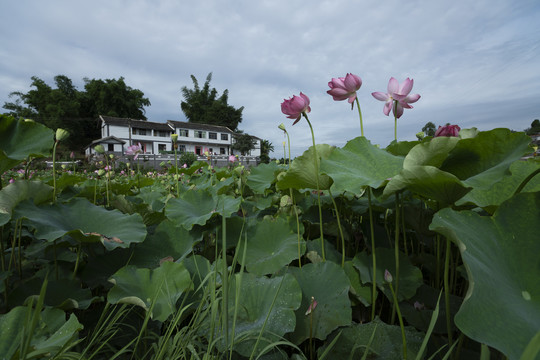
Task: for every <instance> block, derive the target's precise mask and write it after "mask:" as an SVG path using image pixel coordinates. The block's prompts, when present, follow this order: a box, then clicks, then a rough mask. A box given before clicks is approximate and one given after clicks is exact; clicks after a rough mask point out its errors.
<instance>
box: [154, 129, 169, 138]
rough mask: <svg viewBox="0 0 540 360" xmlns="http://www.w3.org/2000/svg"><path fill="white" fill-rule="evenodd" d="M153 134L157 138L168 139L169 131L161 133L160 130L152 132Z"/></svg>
mask: <svg viewBox="0 0 540 360" xmlns="http://www.w3.org/2000/svg"><path fill="white" fill-rule="evenodd" d="M154 134H155V136H159V137H169V136H170V132H169V131H162V130H154Z"/></svg>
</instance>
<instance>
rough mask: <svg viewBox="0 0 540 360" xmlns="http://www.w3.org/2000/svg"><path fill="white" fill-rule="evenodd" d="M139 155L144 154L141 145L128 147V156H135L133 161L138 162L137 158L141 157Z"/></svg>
mask: <svg viewBox="0 0 540 360" xmlns="http://www.w3.org/2000/svg"><path fill="white" fill-rule="evenodd" d="M139 154H142V146H141V143H138V144H137V145H131V146H128V148H127V150H126V155H135V157H134V158H133V160H137V158H138V157H139Z"/></svg>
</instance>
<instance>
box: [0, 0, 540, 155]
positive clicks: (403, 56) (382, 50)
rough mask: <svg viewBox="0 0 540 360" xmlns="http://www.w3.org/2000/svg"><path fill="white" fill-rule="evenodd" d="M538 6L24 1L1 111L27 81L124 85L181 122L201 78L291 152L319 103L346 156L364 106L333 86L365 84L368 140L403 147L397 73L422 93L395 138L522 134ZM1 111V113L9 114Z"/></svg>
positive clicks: (534, 93)
mask: <svg viewBox="0 0 540 360" xmlns="http://www.w3.org/2000/svg"><path fill="white" fill-rule="evenodd" d="M539 19H540V2H539V1H538V0H519V1H516V0H475V1H471V0H454V1H437V0H433V1H421V0H407V1H403V0H386V1H365V0H357V1H353V0H330V1H319V0H313V1H298V0H258V1H253V0H229V1H218V0H199V1H182V0H176V1H173V0H152V1H151V0H114V1H111V0H94V1H84V2H83V1H72V0H50V1H41V0H20V1H3V2H2V4H1V5H0V34H1V35H0V84H1V86H0V106H1V105H3V104H4V102H6V101H10V99H9V97H8V95H9V93H10V92H13V91H22V92H27V91H28V90H30V87H29V86H30V83H31V79H30V78H31V76H34V75H35V76H38V77H40V78H41V79H43V80H44V81H46V82H47V83H48V84H50V85H53V84H54V83H53V78H54V76H55V75H58V74H63V75H66V76H68V77H69V78H71V79H72V80H73V82H74V84H75V85H76V86H77V87H78V88H79V89H81V90H82V89H83V85H84V82H83V78H84V77H88V78H95V79H112V78H114V79H117V78H119V77H121V76H123V77H124V78H125V81H126V83H127V84H128V85H129V86H131V87H132V88H137V89H140V90H142V91H143V92H144V94H145V96H146V97H148V98H149V99H150V101H151V103H152V105H151V106H150V107H148V108H146V116H147V117H148V119H149V120H150V121H156V122H164V121H166V120H169V119H171V120H181V121H182V120H185V117H184V115H183V113H182V112H181V110H180V102H181V101H182V97H181V93H180V89H181V88H182V87H183V86H188V87H191V86H192V82H191V79H190V75H191V74H193V75H195V76H196V77H197V79H199V81H200V83H203V82H204V79H205V78H206V75H207V74H208V73H209V72H213V79H212V82H211V85H212V86H213V87H215V88H216V89H217V90H218V91H219V92H220V93H221V92H222V91H223V90H225V89H228V90H229V104H231V105H233V106H235V107H240V106H244V107H245V109H244V112H243V121H242V123H241V124H240V128H241V129H243V130H244V131H245V132H248V133H250V134H253V135H256V136H259V137H261V138H263V139H268V140H270V141H271V142H272V144H273V145H274V147H275V152H274V156H276V157H281V156H282V153H283V146H282V143H283V141H284V137H283V133H282V132H281V130H279V129H278V125H279V124H280V123H282V122H283V123H284V124H285V126H286V127H287V129H288V130H289V133H290V135H291V141H292V149H293V153H294V154H296V155H299V154H301V153H302V152H303V151H304V150H306V149H307V147H308V146H309V145H310V143H311V134H310V132H309V127H308V126H307V124H306V123H305V121H301V122H299V123H298V124H296V125H295V126H294V127H292V126H291V125H292V121H291V120H289V119H287V118H285V116H284V115H283V114H282V113H281V109H280V104H281V102H282V101H283V99H285V98H289V97H291V96H292V95H295V94H296V95H297V94H299V93H300V91H302V92H303V93H305V94H306V95H307V96H309V98H310V99H311V109H312V111H311V113H310V114H309V116H310V120H311V122H312V124H313V127H314V130H315V137H316V141H317V143H326V144H331V145H336V146H343V145H344V144H345V143H346V142H347V141H348V140H351V139H353V138H355V137H356V136H359V135H360V125H359V119H358V113H357V111H356V109H355V110H354V111H351V108H350V105H348V103H347V102H345V101H342V102H335V101H333V100H332V98H331V97H330V96H329V95H328V94H326V91H327V90H328V85H327V83H328V81H329V80H330V79H331V78H332V77H340V76H345V74H346V73H348V72H350V73H354V74H357V75H359V76H360V77H361V78H362V80H363V85H362V87H361V89H360V90H359V92H358V96H359V100H360V103H361V108H362V113H363V118H364V131H365V135H366V137H367V138H368V139H370V140H371V141H372V143H374V144H380V145H381V146H383V147H384V146H386V145H388V144H389V143H390V142H391V141H392V140H393V137H394V133H393V123H394V121H393V118H392V117H387V116H385V115H384V114H383V113H382V109H383V103H382V102H379V101H377V100H375V99H374V98H373V97H372V96H371V93H372V92H374V91H383V92H386V87H387V84H388V80H389V79H390V77H392V76H393V77H395V78H397V79H398V80H399V81H400V82H401V81H403V80H404V79H405V78H407V77H410V78H412V79H414V88H413V91H412V92H413V93H419V94H420V95H421V98H420V100H419V101H418V102H417V103H416V104H414V109H411V110H405V114H404V115H403V116H402V117H401V118H400V119H399V120H398V139H399V140H414V139H415V134H416V133H417V132H418V131H420V130H421V128H422V127H423V126H424V125H425V124H426V123H427V122H428V121H432V122H433V123H435V124H437V125H443V124H445V123H447V122H449V123H452V124H459V125H460V126H461V127H462V128H469V127H477V128H479V129H480V130H489V129H492V128H495V127H508V128H511V129H514V130H523V129H525V128H527V127H529V126H530V123H531V122H532V120H534V119H536V118H540V21H539ZM0 111H3V109H0Z"/></svg>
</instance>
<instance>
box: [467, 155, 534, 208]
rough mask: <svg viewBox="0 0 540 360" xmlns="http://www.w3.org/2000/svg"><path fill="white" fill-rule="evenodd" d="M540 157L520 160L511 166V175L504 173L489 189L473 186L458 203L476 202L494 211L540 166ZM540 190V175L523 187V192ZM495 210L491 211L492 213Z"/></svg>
mask: <svg viewBox="0 0 540 360" xmlns="http://www.w3.org/2000/svg"><path fill="white" fill-rule="evenodd" d="M539 160H540V159H536V158H531V159H528V160H526V161H523V160H518V161H515V162H514V163H513V164H512V165H511V166H510V173H511V174H510V175H504V176H503V177H502V178H501V179H500V180H499V181H498V182H496V183H495V184H493V186H491V187H490V188H489V189H483V188H473V189H472V190H471V192H470V193H468V194H466V195H465V196H464V197H463V198H461V199H460V200H459V201H458V202H457V205H463V204H475V205H477V206H480V207H482V208H484V209H487V210H491V209H493V211H494V210H495V209H496V207H497V206H498V205H500V204H501V203H502V202H503V201H506V200H508V199H509V198H510V197H512V195H514V193H515V192H516V190H517V188H518V187H519V185H520V184H521V183H522V182H523V181H524V180H525V179H526V178H527V176H529V175H530V174H532V173H533V172H534V171H536V170H537V169H538V168H540V161H539ZM535 191H540V175H536V176H534V177H533V178H532V179H531V180H530V181H529V182H528V183H527V185H525V187H524V188H523V190H522V192H535ZM493 211H490V212H491V213H492V212H493Z"/></svg>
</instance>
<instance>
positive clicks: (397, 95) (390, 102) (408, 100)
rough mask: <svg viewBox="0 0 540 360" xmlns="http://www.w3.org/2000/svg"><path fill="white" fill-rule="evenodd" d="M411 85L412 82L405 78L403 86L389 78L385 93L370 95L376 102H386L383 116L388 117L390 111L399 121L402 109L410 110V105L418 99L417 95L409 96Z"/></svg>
mask: <svg viewBox="0 0 540 360" xmlns="http://www.w3.org/2000/svg"><path fill="white" fill-rule="evenodd" d="M413 84H414V80H412V79H409V78H407V79H405V81H404V82H403V84H401V85H399V82H398V81H397V80H396V79H395V78H394V77H391V78H390V81H389V82H388V92H387V93H383V92H380V91H377V92H374V93H371V95H373V97H374V98H375V99H377V100H380V101H385V102H386V104H384V109H383V113H384V115H386V116H388V114H390V110H392V112H393V113H394V116H395V117H396V118H398V119H399V118H400V117H401V115H403V109H412V108H413V107H412V106H411V105H410V104H412V103H415V102H417V101H418V99H420V95H418V94H411V95H409V93H410V92H411V90H412V87H413Z"/></svg>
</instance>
